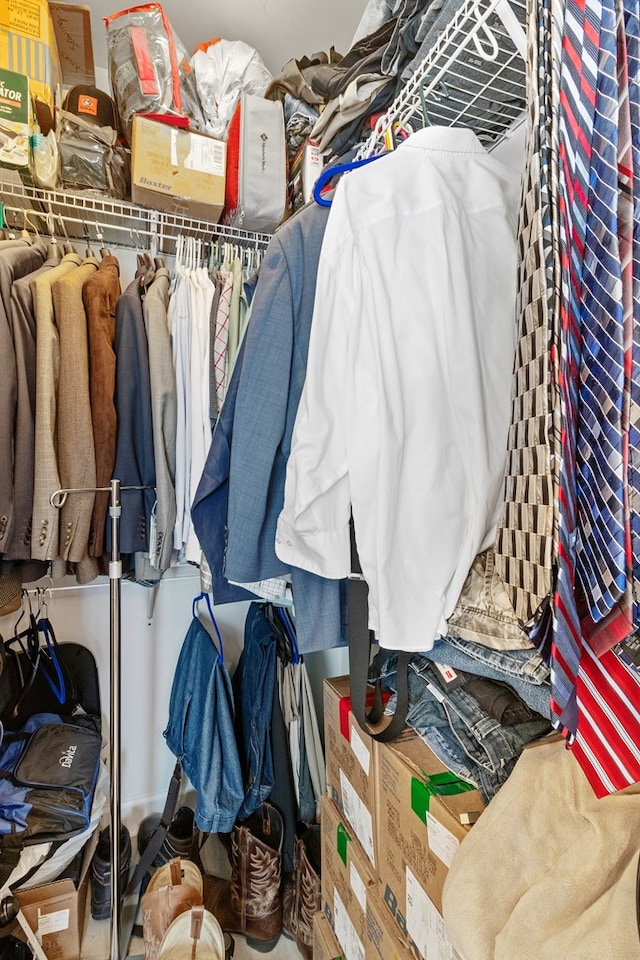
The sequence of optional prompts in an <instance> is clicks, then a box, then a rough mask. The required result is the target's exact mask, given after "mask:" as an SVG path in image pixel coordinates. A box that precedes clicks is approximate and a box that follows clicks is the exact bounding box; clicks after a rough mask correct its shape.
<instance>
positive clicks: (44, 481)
mask: <svg viewBox="0 0 640 960" xmlns="http://www.w3.org/2000/svg"><path fill="white" fill-rule="evenodd" d="M80 263H82V258H81V257H79V256H78V255H77V254H75V253H69V254H67V255H66V256H65V257H63V258H62V261H61V263H60V265H59V266H57V267H54V268H53V269H52V270H49V271H48V272H47V273H44V274H42V275H41V276H39V277H37V278H36V279H35V280H34V281H33V282H32V285H31V292H32V294H33V309H34V313H35V318H36V428H35V458H34V459H35V471H34V478H33V515H32V539H31V556H32V557H34V558H35V559H38V560H53V559H54V558H55V557H57V556H58V530H59V522H60V518H59V511H58V510H56V508H55V507H52V506H51V503H50V502H49V497H50V496H51V494H52V493H53V492H54V490H57V489H58V488H59V487H60V485H61V484H60V473H59V470H58V453H57V449H56V420H57V413H56V407H57V395H58V378H59V374H60V342H59V338H58V328H57V326H56V321H55V315H54V312H53V298H52V294H51V288H52V285H53V283H55V282H56V280H59V279H60V278H61V277H63V276H64V275H65V274H66V273H67V272H68V271H70V270H75V269H76V267H77V266H78V265H79V264H80Z"/></svg>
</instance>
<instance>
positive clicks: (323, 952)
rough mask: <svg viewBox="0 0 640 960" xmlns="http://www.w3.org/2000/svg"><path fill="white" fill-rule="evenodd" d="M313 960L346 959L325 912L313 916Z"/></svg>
mask: <svg viewBox="0 0 640 960" xmlns="http://www.w3.org/2000/svg"><path fill="white" fill-rule="evenodd" d="M313 960H345V956H344V953H343V952H342V950H341V949H340V944H339V943H338V941H337V940H336V935H335V933H334V932H333V930H332V929H331V924H330V923H329V921H328V920H327V918H326V917H325V915H324V913H316V915H315V917H314V918H313Z"/></svg>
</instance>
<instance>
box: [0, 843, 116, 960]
mask: <svg viewBox="0 0 640 960" xmlns="http://www.w3.org/2000/svg"><path fill="white" fill-rule="evenodd" d="M97 842H98V831H97V830H96V832H95V833H94V834H93V836H92V837H91V839H90V840H89V841H88V843H87V844H86V845H85V848H84V852H83V855H82V866H81V869H80V882H79V884H78V887H77V888H76V886H75V884H74V882H73V880H55V881H53V883H46V884H44V885H43V886H40V887H32V889H31V890H24V891H18V894H17V896H18V900H19V902H20V908H21V910H22V913H23V915H24V917H25V919H26V921H27V923H28V924H29V926H30V927H31V929H32V930H33V932H34V933H35V934H36V935H37V936H38V935H39V934H41V935H42V936H41V943H42V949H43V950H44V952H45V954H46V956H47V960H80V948H81V945H82V931H83V928H84V915H85V908H86V902H87V891H88V887H89V866H90V864H91V858H92V857H93V852H94V850H95V848H96V844H97ZM11 932H12V933H13V934H14V936H17V937H20V939H24V935H23V934H22V932H21V931H20V932H19V931H18V929H16V930H12V931H11Z"/></svg>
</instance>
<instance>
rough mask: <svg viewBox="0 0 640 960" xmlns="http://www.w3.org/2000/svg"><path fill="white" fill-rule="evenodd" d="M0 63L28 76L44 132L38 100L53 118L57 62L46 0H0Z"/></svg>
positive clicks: (57, 86)
mask: <svg viewBox="0 0 640 960" xmlns="http://www.w3.org/2000/svg"><path fill="white" fill-rule="evenodd" d="M0 63H1V64H2V66H3V67H6V68H7V69H9V70H13V72H14V73H23V74H25V76H27V77H28V78H29V88H30V92H31V96H32V97H33V98H34V100H35V101H36V112H37V114H38V119H39V121H40V125H41V127H42V132H43V133H47V132H48V127H47V123H46V121H45V119H44V117H43V114H42V111H41V109H40V104H42V105H44V106H45V107H46V108H47V111H48V112H49V114H50V117H51V118H53V109H54V104H55V98H56V93H57V91H58V88H59V86H60V62H59V59H58V48H57V46H56V38H55V33H54V30H53V21H52V19H51V12H50V10H49V4H48V3H47V2H46V0H0Z"/></svg>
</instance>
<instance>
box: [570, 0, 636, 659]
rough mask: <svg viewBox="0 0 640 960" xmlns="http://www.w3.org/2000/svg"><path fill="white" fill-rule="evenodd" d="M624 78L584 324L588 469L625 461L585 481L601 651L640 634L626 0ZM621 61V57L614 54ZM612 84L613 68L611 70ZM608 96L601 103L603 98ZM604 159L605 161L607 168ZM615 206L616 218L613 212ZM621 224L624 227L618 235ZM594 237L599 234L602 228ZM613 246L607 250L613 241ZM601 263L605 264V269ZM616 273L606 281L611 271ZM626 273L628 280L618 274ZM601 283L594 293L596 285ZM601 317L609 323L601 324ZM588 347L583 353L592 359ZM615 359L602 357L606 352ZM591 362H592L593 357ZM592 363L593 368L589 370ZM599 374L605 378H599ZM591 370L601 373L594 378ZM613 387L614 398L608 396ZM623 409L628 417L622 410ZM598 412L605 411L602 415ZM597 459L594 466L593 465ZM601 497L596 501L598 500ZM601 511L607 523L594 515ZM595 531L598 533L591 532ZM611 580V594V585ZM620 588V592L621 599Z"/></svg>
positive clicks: (598, 212)
mask: <svg viewBox="0 0 640 960" xmlns="http://www.w3.org/2000/svg"><path fill="white" fill-rule="evenodd" d="M615 29H616V38H617V40H616V44H617V81H616V89H615V91H613V90H611V89H610V91H609V97H608V98H607V99H606V100H604V99H603V109H606V111H607V115H606V116H605V117H603V116H601V115H600V113H598V116H597V120H596V132H595V134H594V145H595V144H596V143H597V145H598V146H597V148H596V150H595V153H597V152H598V150H600V151H601V152H602V153H606V161H605V162H606V165H607V176H606V178H603V179H606V180H607V183H606V184H605V183H603V182H601V179H599V180H598V182H597V191H598V196H597V197H596V196H593V192H592V196H591V197H590V203H591V210H590V213H591V214H592V215H591V219H592V223H593V225H594V227H595V230H596V231H597V234H596V239H595V243H591V244H589V234H588V238H587V248H588V251H590V253H591V260H590V262H589V265H588V266H589V270H590V271H591V272H589V270H588V271H587V275H586V280H587V283H586V286H587V291H586V293H585V296H584V300H583V303H584V306H585V307H586V308H591V312H590V313H589V312H588V310H587V311H583V317H584V316H585V313H586V319H585V320H584V324H583V328H588V326H589V321H590V320H591V319H593V320H597V323H592V324H591V329H592V334H593V336H594V344H595V347H596V348H597V357H595V358H593V354H592V355H591V358H592V359H595V363H592V366H591V369H590V370H588V371H586V373H584V372H583V386H585V385H587V386H588V388H589V392H588V393H587V396H586V398H583V400H584V412H583V414H582V417H581V427H585V426H586V429H583V430H582V435H583V438H586V442H585V450H586V453H587V458H588V459H587V462H586V464H585V465H584V466H585V470H586V471H589V476H590V477H592V478H593V477H594V476H595V475H596V470H594V469H593V466H595V467H596V469H597V467H598V465H599V464H602V463H603V462H606V460H605V458H606V457H607V454H609V460H608V462H606V466H608V467H609V468H613V467H614V464H613V463H612V461H611V455H612V454H614V451H615V458H616V460H617V459H618V457H620V461H619V463H618V464H617V465H616V466H615V469H610V470H609V472H608V474H607V475H606V476H600V486H599V489H598V490H595V489H593V487H592V486H590V485H589V484H588V483H584V484H583V489H582V490H579V492H578V497H579V498H581V500H582V503H581V509H580V514H581V521H582V535H583V537H584V547H583V549H582V551H581V552H580V553H579V555H578V567H577V571H576V573H577V577H578V579H579V580H580V582H581V585H582V588H583V590H584V594H585V600H586V603H587V605H588V607H589V615H588V616H586V617H584V618H583V621H582V633H583V636H584V639H585V640H586V641H588V642H589V644H590V645H591V647H592V649H593V650H594V651H595V652H596V653H597V654H598V655H601V654H603V653H605V652H606V651H607V650H610V649H611V648H612V647H613V646H615V644H616V643H619V642H620V641H621V640H624V639H626V638H627V637H628V636H629V635H630V634H631V633H633V618H632V612H633V594H632V573H631V569H632V549H631V522H630V515H629V495H628V491H629V487H628V473H629V470H628V468H629V416H630V401H631V366H632V356H633V264H632V246H633V158H632V148H631V115H630V104H629V76H628V69H627V45H626V39H625V31H624V11H623V8H622V0H616V24H615ZM609 62H611V57H610V58H609ZM608 80H609V86H610V80H611V69H609V77H608ZM599 103H600V101H599ZM616 141H617V158H616V163H617V177H616V182H615V186H614V185H613V183H611V182H610V181H611V180H612V179H613V178H612V176H611V170H610V169H609V167H608V164H609V163H610V162H612V160H613V146H614V145H615V144H616ZM602 166H603V164H602V157H601V163H600V169H602ZM607 204H610V205H611V206H610V207H609V206H607ZM607 214H608V216H607ZM614 228H616V229H617V233H613V230H614ZM591 238H592V239H593V233H592V236H591ZM603 248H604V249H603ZM603 262H605V263H608V264H609V266H610V267H611V268H612V269H615V278H614V276H613V275H612V274H611V273H609V274H605V273H604V272H603V268H602V263H603ZM596 271H597V272H596ZM603 276H604V277H608V279H609V283H608V284H607V286H606V288H605V287H604V285H603V283H602V280H601V278H602V277H603ZM618 277H619V279H618ZM594 289H595V290H596V295H595V296H593V295H592V296H590V290H594ZM598 324H599V325H600V326H599V327H598ZM584 356H585V354H584V352H583V360H584ZM603 357H604V358H606V359H604V360H601V359H600V358H603ZM585 366H586V364H585ZM583 369H584V368H583ZM594 374H595V377H594ZM589 376H591V381H589ZM596 391H597V392H598V395H599V396H600V397H603V399H602V401H601V403H602V410H601V411H600V412H598V410H597V409H592V408H591V407H590V405H589V400H590V399H591V398H592V397H594V396H595V395H596V394H595V392H596ZM603 395H604V396H603ZM618 415H619V416H618ZM596 417H597V419H596ZM594 424H595V425H596V426H597V429H598V431H599V437H600V440H602V438H603V437H606V438H607V443H608V444H609V446H608V447H604V445H603V443H602V442H600V443H595V444H594V443H593V437H592V436H590V435H589V427H591V426H592V425H594ZM592 465H593V466H592ZM594 505H595V508H594ZM594 518H597V521H596V522H595V523H594ZM589 537H591V539H587V538H589ZM603 584H604V585H605V586H606V590H605V591H604V593H603V592H602V585H603ZM616 593H617V594H618V598H617V599H616Z"/></svg>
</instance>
